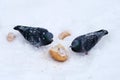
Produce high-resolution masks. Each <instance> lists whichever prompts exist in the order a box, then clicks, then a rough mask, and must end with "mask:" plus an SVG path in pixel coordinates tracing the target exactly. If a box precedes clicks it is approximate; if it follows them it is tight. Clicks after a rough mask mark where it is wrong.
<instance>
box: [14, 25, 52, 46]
mask: <svg viewBox="0 0 120 80" xmlns="http://www.w3.org/2000/svg"><path fill="white" fill-rule="evenodd" d="M14 29H15V30H18V31H19V32H20V33H21V34H22V35H23V37H24V38H25V39H26V40H27V41H28V42H30V43H31V44H32V45H34V46H36V47H40V46H44V45H48V44H50V43H51V42H52V41H53V34H52V33H50V32H49V31H48V30H47V29H44V28H35V27H27V26H16V27H14Z"/></svg>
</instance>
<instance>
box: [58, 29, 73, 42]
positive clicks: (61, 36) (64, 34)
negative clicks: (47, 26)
mask: <svg viewBox="0 0 120 80" xmlns="http://www.w3.org/2000/svg"><path fill="white" fill-rule="evenodd" d="M70 35H71V33H70V32H68V31H63V32H62V33H60V34H59V36H58V38H59V39H60V40H63V39H64V38H66V37H68V36H70Z"/></svg>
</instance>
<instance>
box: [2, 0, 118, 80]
mask: <svg viewBox="0 0 120 80" xmlns="http://www.w3.org/2000/svg"><path fill="white" fill-rule="evenodd" d="M16 25H26V26H36V27H43V28H46V29H48V30H49V31H50V32H52V33H53V34H54V42H53V43H52V44H50V45H48V46H45V47H41V48H35V47H33V46H31V45H30V44H29V43H27V42H26V40H25V39H24V38H23V37H22V36H21V34H20V33H19V32H18V31H15V30H13V27H14V26H16ZM100 29H106V30H108V31H109V34H108V35H107V36H105V37H103V38H102V39H101V40H100V42H99V43H98V44H97V45H96V46H95V47H94V48H93V49H92V50H91V51H90V52H89V55H86V56H84V55H82V53H79V54H78V53H74V52H73V51H71V49H70V48H69V46H70V44H71V42H72V40H73V39H74V38H75V37H77V36H79V35H83V34H86V33H88V32H93V31H97V30H100ZM64 30H68V31H70V32H71V33H72V35H71V36H70V37H68V38H66V39H65V40H64V41H61V40H59V39H58V34H59V33H61V32H62V31H64ZM9 32H13V33H14V34H15V35H16V36H17V37H16V39H15V40H14V42H12V43H9V42H7V40H6V36H7V34H8V33H9ZM119 34H120V0H0V80H120V62H119V60H120V47H119V45H120V36H119ZM58 43H61V44H64V46H65V47H66V48H67V49H68V51H69V60H68V61H66V62H64V63H59V62H56V61H54V60H53V59H52V58H51V57H50V55H49V53H48V50H49V48H50V47H51V46H54V45H55V44H58Z"/></svg>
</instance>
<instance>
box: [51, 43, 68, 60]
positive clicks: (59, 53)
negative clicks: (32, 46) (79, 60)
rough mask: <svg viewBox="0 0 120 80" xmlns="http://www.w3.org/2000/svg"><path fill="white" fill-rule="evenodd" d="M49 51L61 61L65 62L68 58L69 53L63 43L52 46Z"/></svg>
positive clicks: (55, 58)
mask: <svg viewBox="0 0 120 80" xmlns="http://www.w3.org/2000/svg"><path fill="white" fill-rule="evenodd" d="M49 53H50V55H51V57H52V58H53V59H54V60H56V61H59V62H64V61H66V60H67V59H68V55H67V53H68V52H67V50H66V49H65V47H64V46H62V45H61V44H58V45H56V46H55V47H52V48H51V49H50V50H49Z"/></svg>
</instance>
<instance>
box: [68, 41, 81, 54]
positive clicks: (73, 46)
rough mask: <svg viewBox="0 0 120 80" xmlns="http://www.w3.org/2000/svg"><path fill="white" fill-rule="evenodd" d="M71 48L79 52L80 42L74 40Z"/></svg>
mask: <svg viewBox="0 0 120 80" xmlns="http://www.w3.org/2000/svg"><path fill="white" fill-rule="evenodd" d="M70 48H71V49H72V50H73V51H75V52H79V51H81V50H80V42H79V41H78V40H74V41H73V42H72V44H71V46H70Z"/></svg>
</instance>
